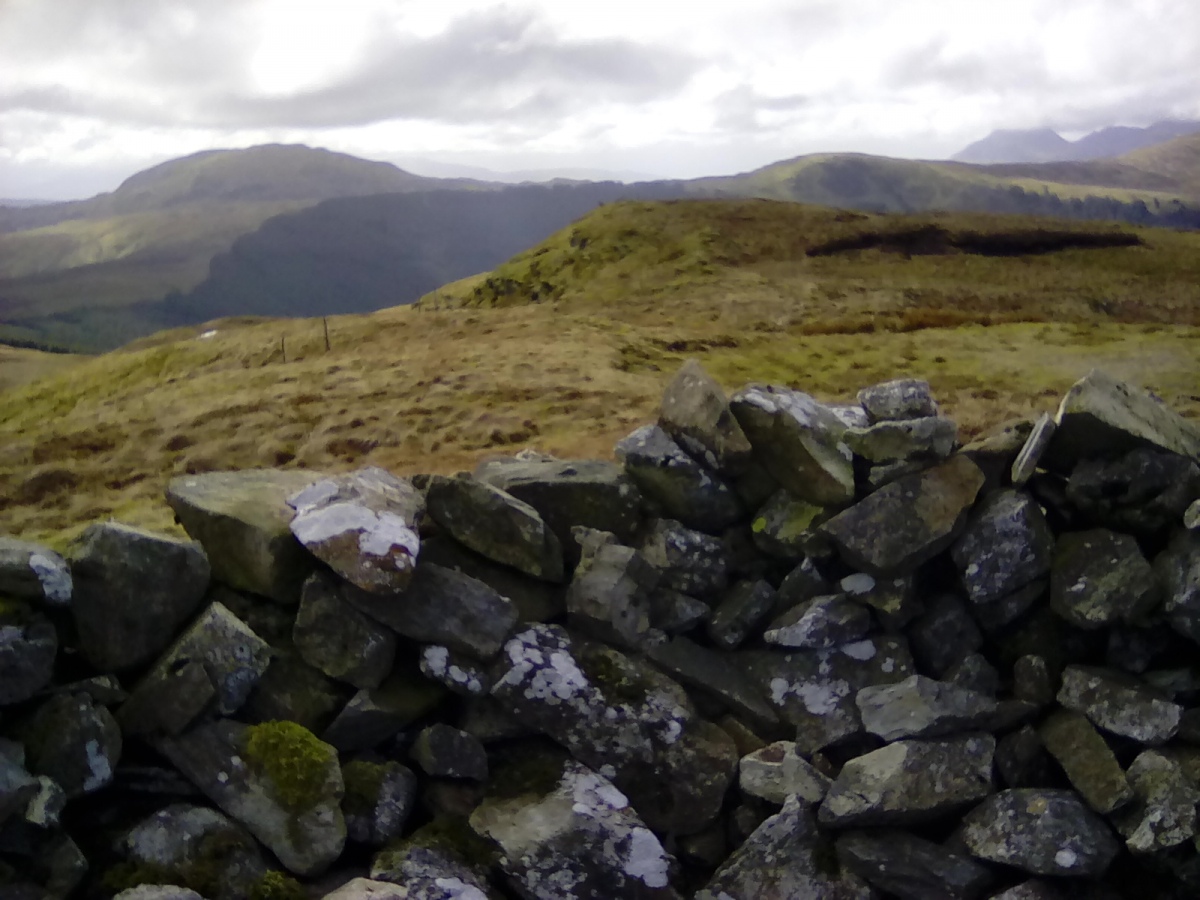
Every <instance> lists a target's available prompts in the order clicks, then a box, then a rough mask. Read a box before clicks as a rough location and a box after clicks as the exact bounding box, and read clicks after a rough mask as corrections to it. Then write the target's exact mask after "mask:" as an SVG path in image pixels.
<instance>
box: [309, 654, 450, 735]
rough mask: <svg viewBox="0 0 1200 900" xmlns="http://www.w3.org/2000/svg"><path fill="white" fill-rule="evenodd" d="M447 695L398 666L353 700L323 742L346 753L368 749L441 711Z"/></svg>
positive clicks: (338, 716) (327, 730)
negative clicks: (384, 678) (439, 705)
mask: <svg viewBox="0 0 1200 900" xmlns="http://www.w3.org/2000/svg"><path fill="white" fill-rule="evenodd" d="M446 696H447V691H446V689H445V688H444V687H442V686H441V685H440V684H435V683H434V682H432V681H430V680H429V679H427V678H424V677H422V676H421V675H419V674H417V673H410V672H407V671H404V670H401V669H400V668H399V667H397V670H396V671H394V672H392V674H391V675H390V676H389V677H388V678H387V680H385V681H384V682H383V684H381V685H380V686H379V687H377V688H370V689H367V690H361V691H359V692H358V693H357V694H355V695H354V696H353V697H351V698H350V702H348V703H347V704H346V705H345V706H344V707H343V708H342V710H341V712H339V713H338V715H337V718H335V719H334V720H333V722H331V723H330V724H329V727H328V728H326V729H325V730H324V731H323V732H322V733H321V739H322V740H323V741H325V742H326V743H328V744H331V745H333V746H334V747H336V748H337V749H338V750H341V751H342V752H344V753H352V752H354V751H357V750H368V749H370V748H371V747H374V746H376V745H377V744H380V743H382V742H383V741H385V740H387V739H388V738H390V737H392V736H393V735H394V734H396V732H398V731H399V730H400V729H402V728H404V727H405V726H406V725H410V724H412V723H413V722H415V721H417V720H418V719H420V718H421V717H422V716H426V715H428V714H429V713H430V712H432V711H433V710H435V709H437V707H438V704H440V703H441V702H442V701H443V700H444V699H445V698H446Z"/></svg>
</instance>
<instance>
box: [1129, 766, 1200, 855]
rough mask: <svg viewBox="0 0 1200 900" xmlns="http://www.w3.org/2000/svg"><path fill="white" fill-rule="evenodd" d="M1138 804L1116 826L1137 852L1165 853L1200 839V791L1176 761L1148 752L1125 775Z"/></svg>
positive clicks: (1131, 848) (1131, 847)
mask: <svg viewBox="0 0 1200 900" xmlns="http://www.w3.org/2000/svg"><path fill="white" fill-rule="evenodd" d="M1125 774H1126V775H1127V776H1128V778H1129V783H1130V784H1132V785H1133V792H1134V794H1136V795H1137V803H1136V804H1134V806H1133V807H1131V808H1130V809H1128V810H1125V811H1123V812H1121V813H1120V814H1118V815H1117V817H1116V819H1115V821H1114V824H1115V825H1116V827H1117V830H1118V831H1119V832H1120V833H1121V834H1122V836H1124V838H1125V846H1127V847H1128V848H1129V849H1130V851H1132V852H1133V853H1161V852H1162V851H1165V850H1170V849H1171V848H1172V847H1177V846H1179V845H1180V844H1182V843H1184V842H1185V841H1189V842H1190V841H1191V840H1192V839H1193V838H1194V837H1195V836H1196V804H1198V803H1200V789H1197V786H1196V784H1195V783H1194V782H1193V781H1192V780H1191V779H1190V778H1189V777H1188V776H1187V775H1186V774H1185V773H1184V770H1183V768H1182V767H1181V766H1180V765H1179V763H1178V762H1176V761H1175V760H1174V759H1172V758H1170V757H1169V756H1166V755H1164V754H1162V753H1159V752H1158V751H1155V750H1145V751H1143V752H1142V753H1140V754H1139V755H1138V757H1137V758H1136V759H1135V760H1134V761H1133V763H1132V764H1131V765H1130V766H1129V769H1128V770H1127V772H1126V773H1125Z"/></svg>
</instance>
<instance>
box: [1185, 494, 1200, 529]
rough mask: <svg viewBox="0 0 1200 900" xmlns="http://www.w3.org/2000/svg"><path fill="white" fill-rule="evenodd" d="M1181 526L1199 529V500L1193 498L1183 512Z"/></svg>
mask: <svg viewBox="0 0 1200 900" xmlns="http://www.w3.org/2000/svg"><path fill="white" fill-rule="evenodd" d="M1183 527H1184V528H1187V529H1189V530H1191V531H1196V530H1197V529H1200V500H1193V501H1192V502H1191V505H1189V506H1188V508H1187V509H1186V510H1184V513H1183Z"/></svg>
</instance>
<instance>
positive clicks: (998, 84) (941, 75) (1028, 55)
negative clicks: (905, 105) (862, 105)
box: [881, 38, 1052, 92]
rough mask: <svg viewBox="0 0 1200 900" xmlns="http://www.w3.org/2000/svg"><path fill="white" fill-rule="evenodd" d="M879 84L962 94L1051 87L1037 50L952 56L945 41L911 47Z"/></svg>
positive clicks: (1049, 74)
mask: <svg viewBox="0 0 1200 900" xmlns="http://www.w3.org/2000/svg"><path fill="white" fill-rule="evenodd" d="M881 81H882V82H883V84H884V85H886V86H887V87H888V88H890V89H893V90H895V89H898V88H899V89H904V88H913V87H925V86H928V85H937V86H941V87H945V88H948V89H952V90H954V91H956V92H963V91H985V90H996V91H1008V90H1021V91H1025V90H1031V89H1039V88H1044V87H1047V86H1049V85H1050V84H1051V83H1052V76H1051V73H1050V68H1049V66H1048V65H1047V63H1046V58H1045V56H1044V54H1043V52H1042V50H1041V49H1040V48H1039V47H1035V46H1029V47H1023V48H1013V49H1010V50H1008V51H1006V52H1003V53H992V54H989V55H988V56H986V57H984V56H961V55H960V56H955V55H952V54H950V53H949V52H948V42H947V41H946V40H945V39H944V38H939V39H935V40H932V41H929V42H927V43H926V44H924V45H923V46H920V47H914V48H912V49H910V50H906V51H905V52H904V53H902V54H900V55H899V56H898V57H897V58H896V59H894V60H892V61H891V62H890V63H889V64H888V65H887V67H886V68H885V70H884V73H883V77H882V78H881Z"/></svg>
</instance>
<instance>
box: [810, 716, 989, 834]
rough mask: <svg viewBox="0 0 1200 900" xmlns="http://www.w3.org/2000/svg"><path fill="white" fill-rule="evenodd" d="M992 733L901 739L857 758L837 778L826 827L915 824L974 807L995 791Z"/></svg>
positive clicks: (825, 809) (824, 810) (825, 808)
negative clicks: (935, 738) (993, 788)
mask: <svg viewBox="0 0 1200 900" xmlns="http://www.w3.org/2000/svg"><path fill="white" fill-rule="evenodd" d="M995 751H996V741H995V739H994V738H993V737H992V736H991V735H984V734H976V735H963V736H960V737H955V738H950V739H947V740H938V741H916V740H913V741H897V742H895V743H894V744H888V745H887V746H886V747H882V748H880V749H879V750H874V751H872V752H871V753H867V754H864V755H863V756H858V757H855V758H854V759H852V760H850V761H849V762H847V763H846V765H845V766H843V767H842V771H841V772H840V773H839V774H838V777H837V778H836V779H834V782H833V785H832V786H831V787H830V789H829V793H828V794H826V795H825V801H824V802H823V803H822V804H821V809H820V812H819V813H818V818H819V819H820V821H821V823H822V824H823V825H828V826H830V827H833V828H847V827H851V826H855V825H911V824H918V823H921V822H930V821H936V820H938V819H942V818H945V817H947V816H950V815H953V814H955V813H958V812H961V811H962V810H963V809H966V808H969V807H970V806H972V805H973V804H975V803H978V802H979V801H980V800H982V799H983V798H985V797H986V796H988V794H990V793H991V792H992V757H993V755H994V754H995Z"/></svg>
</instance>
